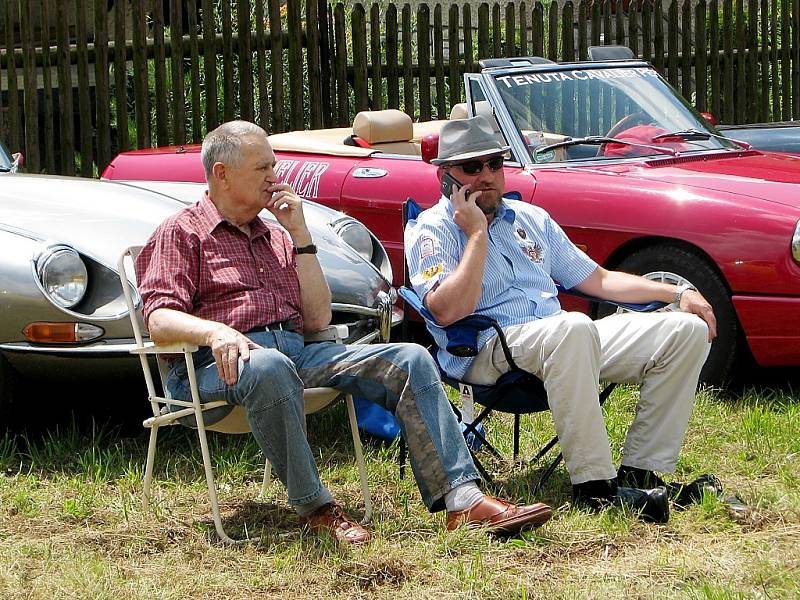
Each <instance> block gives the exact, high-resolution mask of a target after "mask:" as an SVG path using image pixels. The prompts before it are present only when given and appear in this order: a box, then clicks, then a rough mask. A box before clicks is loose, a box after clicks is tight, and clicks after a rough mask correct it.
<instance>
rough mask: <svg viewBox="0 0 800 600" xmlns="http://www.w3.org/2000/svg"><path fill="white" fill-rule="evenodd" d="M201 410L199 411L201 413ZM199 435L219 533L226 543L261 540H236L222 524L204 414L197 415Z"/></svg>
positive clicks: (209, 494)
mask: <svg viewBox="0 0 800 600" xmlns="http://www.w3.org/2000/svg"><path fill="white" fill-rule="evenodd" d="M199 412H200V411H198V413H199ZM197 424H198V427H197V436H198V437H199V438H200V451H201V453H202V454H203V468H204V469H205V472H206V483H207V484H208V499H209V501H210V503H211V514H212V516H213V518H214V527H215V528H216V530H217V535H218V536H219V538H220V540H222V541H223V542H224V543H226V544H233V545H236V544H246V543H253V542H258V541H260V538H248V539H246V540H234V539H233V538H231V537H230V536H229V535H228V534H227V533H225V528H224V527H223V526H222V517H221V516H220V512H219V500H218V498H217V484H216V482H215V481H214V470H213V469H212V467H211V453H210V452H209V451H208V439H207V438H206V430H205V427H203V416H202V414H198V415H197Z"/></svg>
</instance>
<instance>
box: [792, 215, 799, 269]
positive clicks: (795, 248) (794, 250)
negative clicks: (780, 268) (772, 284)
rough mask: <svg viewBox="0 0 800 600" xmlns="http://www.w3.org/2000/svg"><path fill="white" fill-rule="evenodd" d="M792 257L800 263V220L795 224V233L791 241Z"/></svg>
mask: <svg viewBox="0 0 800 600" xmlns="http://www.w3.org/2000/svg"><path fill="white" fill-rule="evenodd" d="M790 246H791V250H792V258H794V261H795V262H796V263H798V264H800V220H798V221H797V223H796V224H795V226H794V234H793V235H792V242H791V245H790Z"/></svg>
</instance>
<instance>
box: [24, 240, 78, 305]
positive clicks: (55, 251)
mask: <svg viewBox="0 0 800 600" xmlns="http://www.w3.org/2000/svg"><path fill="white" fill-rule="evenodd" d="M70 259H72V260H73V261H74V262H73V264H72V265H69V264H68V265H67V267H66V271H67V276H66V277H65V276H64V274H63V273H62V274H59V273H57V272H53V270H54V269H58V268H61V269H65V267H64V266H60V265H59V264H58V263H59V262H63V261H64V260H70ZM34 267H35V271H36V282H37V284H38V286H39V288H40V290H41V291H42V293H43V294H44V296H45V297H46V298H47V299H48V300H49V301H50V302H52V303H53V304H54V305H55V306H57V307H58V308H62V309H66V310H69V309H71V308H74V307H75V306H77V305H78V304H80V302H81V300H83V298H84V296H85V295H86V290H87V289H88V284H89V271H88V269H87V268H86V263H85V262H84V261H83V258H81V255H80V253H79V252H78V251H77V250H75V249H74V248H72V247H70V246H67V245H65V244H53V245H49V246H47V247H45V248H44V249H43V250H42V251H41V252H40V253H39V255H38V256H37V257H36V259H35V260H34ZM70 269H71V270H72V272H71V273H70V272H69V271H70ZM51 278H53V279H54V281H50V282H49V281H48V280H49V279H51ZM59 279H61V280H62V281H63V283H60V284H59ZM70 280H71V281H70ZM70 283H72V284H77V285H75V286H71V287H72V288H73V289H72V290H71V292H70V291H67V292H66V293H65V290H69V287H70V285H69V284H70Z"/></svg>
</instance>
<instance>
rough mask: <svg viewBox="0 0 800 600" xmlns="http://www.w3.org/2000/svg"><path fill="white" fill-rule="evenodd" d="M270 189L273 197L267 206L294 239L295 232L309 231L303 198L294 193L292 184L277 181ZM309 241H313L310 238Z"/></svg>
mask: <svg viewBox="0 0 800 600" xmlns="http://www.w3.org/2000/svg"><path fill="white" fill-rule="evenodd" d="M269 191H270V192H272V198H271V199H270V200H269V201H268V202H267V204H266V206H265V208H266V209H267V210H268V211H269V212H271V213H272V214H273V215H275V218H276V219H278V223H280V224H281V226H282V227H283V228H284V229H285V230H286V231H288V232H289V235H291V236H292V239H294V238H295V234H302V233H303V232H304V231H308V228H307V227H306V219H305V216H304V215H303V200H302V198H300V196H298V195H297V194H295V193H294V190H293V189H292V188H291V186H290V185H289V184H288V183H276V184H274V185H272V186H271V187H270V188H269ZM309 238H310V236H309ZM308 243H311V242H310V239H309V242H308Z"/></svg>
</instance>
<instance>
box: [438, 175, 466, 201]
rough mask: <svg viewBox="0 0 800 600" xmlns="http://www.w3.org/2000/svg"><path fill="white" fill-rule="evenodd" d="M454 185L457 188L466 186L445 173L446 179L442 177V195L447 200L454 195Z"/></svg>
mask: <svg viewBox="0 0 800 600" xmlns="http://www.w3.org/2000/svg"><path fill="white" fill-rule="evenodd" d="M454 185H455V186H457V187H462V186H463V185H464V184H463V183H461V182H460V181H459V180H458V179H456V178H455V177H453V176H452V175H450V173H445V174H444V177H442V195H443V196H444V197H445V198H449V197H450V196H451V195H452V194H453V186H454Z"/></svg>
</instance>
